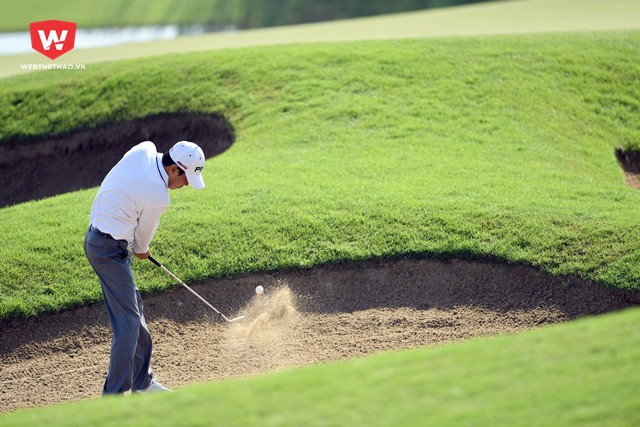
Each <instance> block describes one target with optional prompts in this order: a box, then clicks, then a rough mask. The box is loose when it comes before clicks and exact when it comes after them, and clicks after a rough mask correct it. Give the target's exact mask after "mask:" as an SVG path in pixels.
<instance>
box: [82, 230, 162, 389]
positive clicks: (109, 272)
mask: <svg viewBox="0 0 640 427" xmlns="http://www.w3.org/2000/svg"><path fill="white" fill-rule="evenodd" d="M84 252H85V254H86V256H87V259H88V260H89V263H90V264H91V267H93V270H94V271H95V272H96V274H97V275H98V277H99V278H100V282H101V284H102V295H103V296H104V303H105V306H106V308H107V313H108V314H109V320H110V321H111V328H112V329H113V338H112V340H111V356H110V361H109V373H108V374H107V379H106V381H105V383H104V388H103V390H102V393H103V394H115V393H124V392H125V391H128V390H142V389H144V388H146V387H147V386H148V385H149V381H150V372H151V371H150V368H149V364H150V362H151V347H152V344H151V335H149V329H148V328H147V323H146V322H145V320H144V313H143V306H142V299H141V297H140V292H139V291H138V288H136V285H135V283H134V281H133V272H132V271H131V255H130V253H129V249H128V248H127V241H126V240H115V239H113V238H112V237H111V236H109V235H108V234H105V233H102V232H100V231H99V230H98V229H97V228H95V227H93V226H90V227H89V230H87V235H86V236H85V240H84Z"/></svg>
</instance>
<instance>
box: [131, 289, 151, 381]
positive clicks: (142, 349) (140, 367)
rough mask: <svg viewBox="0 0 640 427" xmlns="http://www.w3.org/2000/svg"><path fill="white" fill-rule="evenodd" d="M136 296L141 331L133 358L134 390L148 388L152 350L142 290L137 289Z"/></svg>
mask: <svg viewBox="0 0 640 427" xmlns="http://www.w3.org/2000/svg"><path fill="white" fill-rule="evenodd" d="M136 297H137V300H138V309H139V310H140V331H139V334H138V346H137V348H136V353H135V356H134V359H133V384H132V386H131V389H132V390H143V389H145V388H147V386H148V385H149V381H150V379H151V378H150V375H149V373H150V369H149V365H150V364H151V350H152V347H153V346H152V342H151V335H150V334H149V328H147V322H146V321H145V319H144V305H143V304H142V298H141V297H140V292H139V291H138V290H137V289H136Z"/></svg>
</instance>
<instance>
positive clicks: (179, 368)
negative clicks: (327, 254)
mask: <svg viewBox="0 0 640 427" xmlns="http://www.w3.org/2000/svg"><path fill="white" fill-rule="evenodd" d="M176 273H177V274H179V272H176ZM257 285H262V286H264V288H265V294H264V295H261V296H260V295H256V294H255V292H254V289H255V287H256V286H257ZM193 287H194V289H195V290H196V292H198V293H200V294H201V295H202V296H203V297H204V298H205V299H207V300H208V301H210V302H211V303H212V304H213V305H214V306H216V308H218V309H219V310H220V311H221V312H223V313H225V314H227V315H236V314H238V315H245V316H246V319H245V320H244V321H242V322H238V323H237V324H228V323H226V322H222V321H221V320H220V319H219V316H217V315H216V314H215V313H212V312H211V310H210V309H209V308H207V307H206V306H204V304H202V303H201V302H200V301H198V300H197V299H196V298H194V297H193V295H191V294H190V293H189V292H188V291H186V290H185V289H181V288H180V289H178V288H176V289H175V290H172V291H168V292H164V293H161V294H153V295H146V296H143V300H144V304H145V315H146V318H147V321H148V324H149V329H150V331H151V335H152V337H153V339H154V351H153V358H152V366H153V368H154V371H155V373H156V375H157V376H158V378H159V380H160V381H161V382H162V383H163V384H165V385H167V386H168V387H171V388H174V389H180V387H184V386H186V385H189V384H193V383H200V382H205V381H219V380H223V379H229V378H235V377H241V376H250V375H257V374H262V373H265V372H269V371H273V370H277V369H282V368H289V367H294V366H302V365H310V364H315V363H321V362H327V361H332V360H339V359H345V358H356V357H362V356H365V355H368V354H372V353H376V352H381V351H387V350H392V349H407V348H414V347H421V346H435V345H438V344H441V343H448V342H455V341H461V340H466V339H469V338H472V337H477V336H490V335H497V334H507V333H516V332H519V331H524V330H527V329H531V328H535V327H543V326H545V325H550V324H554V323H558V322H564V321H568V320H571V319H575V318H577V317H580V316H587V315H596V314H600V313H605V312H610V311H614V310H619V309H623V308H626V307H628V306H631V305H633V303H632V302H630V301H628V298H627V296H626V295H625V294H623V293H620V292H613V291H610V290H607V289H604V288H602V287H598V286H595V285H593V284H589V283H586V282H584V281H581V280H578V279H573V278H556V277H551V276H549V275H547V274H545V273H542V272H539V271H537V270H535V269H533V268H529V267H523V266H506V265H501V264H495V263H486V262H467V261H458V260H453V261H446V262H444V261H433V260H400V261H380V262H370V263H363V264H359V265H342V266H327V267H322V268H317V269H313V270H307V271H298V272H280V273H271V274H261V275H257V274H256V275H247V276H243V277H239V278H235V279H230V280H214V281H210V282H207V283H201V284H195V285H193ZM0 336H2V340H1V341H0V412H6V411H13V410H16V409H20V408H25V407H33V406H44V405H51V404H56V403H62V402H69V401H76V400H82V399H91V398H99V397H100V393H101V390H102V383H103V381H104V377H105V375H106V370H107V366H108V359H109V348H110V340H111V330H110V327H109V323H108V318H107V315H106V313H105V309H104V306H103V305H102V304H95V305H93V306H87V307H80V308H78V309H75V310H70V311H65V312H62V313H57V314H53V315H47V316H40V317H37V318H31V319H27V320H23V321H8V322H4V323H2V324H0Z"/></svg>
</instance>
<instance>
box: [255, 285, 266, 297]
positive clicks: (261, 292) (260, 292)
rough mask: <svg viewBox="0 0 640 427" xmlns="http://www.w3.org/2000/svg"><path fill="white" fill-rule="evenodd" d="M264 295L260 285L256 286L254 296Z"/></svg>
mask: <svg viewBox="0 0 640 427" xmlns="http://www.w3.org/2000/svg"><path fill="white" fill-rule="evenodd" d="M263 293H264V288H263V287H262V286H260V285H258V286H256V294H258V295H262V294H263Z"/></svg>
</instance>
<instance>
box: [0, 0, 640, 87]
mask: <svg viewBox="0 0 640 427" xmlns="http://www.w3.org/2000/svg"><path fill="white" fill-rule="evenodd" d="M31 1H33V0H27V1H25V2H9V1H7V2H6V3H7V4H6V5H3V7H2V10H3V22H7V23H9V22H12V23H13V24H12V25H15V26H17V27H20V28H21V29H22V30H24V31H26V29H27V28H28V23H29V22H31V21H35V20H40V19H52V17H53V16H56V17H57V18H58V19H67V20H77V21H79V22H82V21H83V19H87V20H93V19H103V18H102V17H104V19H107V20H106V21H105V22H109V23H110V25H115V24H117V23H119V22H121V20H123V19H134V18H136V17H137V16H138V13H139V18H140V19H151V18H152V17H153V20H154V21H153V22H154V23H160V22H163V21H161V20H158V19H159V18H157V15H158V13H160V12H162V10H164V8H166V6H167V2H168V1H170V0H162V1H150V3H151V4H149V5H147V6H145V7H144V8H142V7H138V6H139V5H140V3H139V2H126V3H127V4H128V5H129V8H130V9H129V10H128V11H127V14H126V15H123V16H121V15H115V16H114V15H113V13H114V11H115V10H116V6H117V5H118V4H119V2H98V4H94V3H95V2H89V1H82V2H81V3H82V5H83V6H82V7H75V6H74V4H75V3H76V1H71V2H58V3H53V2H48V3H46V5H43V6H42V7H31V6H30V2H31ZM1 3H2V2H1V1H0V4H1ZM182 3H186V2H181V4H182ZM53 5H55V8H56V10H58V11H59V12H58V13H56V14H53V12H52V11H51V9H49V7H53ZM136 5H137V6H136ZM63 7H68V9H67V11H63V10H61V9H60V8H63ZM12 9H13V10H14V12H11V10H12ZM96 10H100V11H101V12H100V13H96ZM134 10H136V11H138V12H137V13H133V11H134ZM147 10H153V11H154V13H148V12H147ZM183 11H184V10H183V9H179V10H175V11H173V12H174V14H175V16H180V14H181V13H182V12H183ZM191 12H193V13H195V15H198V16H200V15H202V12H201V11H199V9H197V8H194V9H193V10H191ZM10 16H12V18H10ZM107 17H108V18H107ZM639 18H640V2H637V1H635V0H607V1H601V0H562V1H558V0H515V1H496V2H491V3H483V4H474V5H468V6H460V7H453V8H445V9H435V10H428V11H419V12H412V13H401V14H394V15H386V16H377V17H371V18H362V19H351V20H344V21H332V22H324V23H316V24H307V25H295V26H286V27H277V28H266V29H256V30H248V31H239V32H234V33H222V34H211V35H206V36H194V37H181V38H179V39H175V40H167V41H160V42H148V43H133V44H129V45H123V46H114V47H105V48H98V49H85V50H81V49H75V50H73V51H71V52H69V53H67V54H65V55H64V56H62V57H60V58H59V59H57V60H56V61H50V60H49V59H46V58H45V57H44V56H42V55H41V54H39V53H36V52H35V51H34V52H32V53H27V54H18V55H7V56H0V77H6V76H10V75H16V74H25V73H29V72H33V71H25V70H23V69H22V68H21V67H20V65H21V64H33V63H36V64H43V63H44V64H51V63H59V64H85V65H87V66H88V67H92V66H94V65H91V64H95V63H96V62H102V61H106V60H118V59H126V58H143V57H148V56H153V55H161V54H168V53H174V54H175V53H183V52H188V51H203V50H206V51H210V50H214V49H226V48H238V47H247V46H256V45H275V44H291V43H301V42H305V43H309V42H344V41H355V40H372V39H399V38H417V37H441V36H460V35H462V36H469V35H472V36H475V35H483V34H485V35H486V34H513V33H543V32H573V31H579V32H583V31H611V30H620V29H640V19H639ZM111 20H112V21H111ZM144 22H147V21H144ZM148 22H152V21H148ZM192 22H195V21H192ZM7 25H8V24H7ZM47 77H48V75H47Z"/></svg>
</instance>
